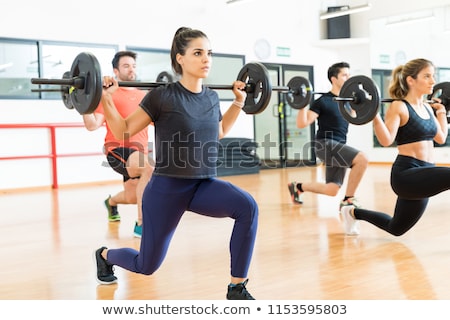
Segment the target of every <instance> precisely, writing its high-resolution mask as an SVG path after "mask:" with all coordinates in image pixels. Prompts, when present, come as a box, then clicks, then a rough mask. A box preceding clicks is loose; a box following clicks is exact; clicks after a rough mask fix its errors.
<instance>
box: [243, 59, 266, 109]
mask: <svg viewBox="0 0 450 320" xmlns="http://www.w3.org/2000/svg"><path fill="white" fill-rule="evenodd" d="M237 80H240V81H242V82H245V83H246V84H247V89H246V92H247V98H246V99H245V105H244V107H243V108H242V109H243V110H244V111H245V113H247V114H258V113H261V112H263V111H264V110H265V109H266V107H267V105H268V104H269V102H270V97H271V96H272V84H271V82H270V78H269V72H268V71H267V68H266V67H265V66H264V65H263V64H262V63H259V62H249V63H247V64H246V65H244V66H243V67H242V69H241V70H240V71H239V74H238V77H237Z"/></svg>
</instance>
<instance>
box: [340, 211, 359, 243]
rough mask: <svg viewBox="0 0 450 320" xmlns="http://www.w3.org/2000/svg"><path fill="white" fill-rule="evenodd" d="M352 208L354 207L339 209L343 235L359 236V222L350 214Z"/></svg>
mask: <svg viewBox="0 0 450 320" xmlns="http://www.w3.org/2000/svg"><path fill="white" fill-rule="evenodd" d="M353 208H355V206H343V207H342V208H341V219H342V222H343V224H344V230H345V234H346V235H348V236H357V235H358V234H359V221H358V220H356V219H355V218H353V216H352V215H351V214H350V211H351V210H352V209H353Z"/></svg>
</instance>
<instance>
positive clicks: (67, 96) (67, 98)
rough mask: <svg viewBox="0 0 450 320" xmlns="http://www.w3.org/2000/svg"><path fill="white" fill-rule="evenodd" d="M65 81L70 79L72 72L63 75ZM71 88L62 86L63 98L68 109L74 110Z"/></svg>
mask: <svg viewBox="0 0 450 320" xmlns="http://www.w3.org/2000/svg"><path fill="white" fill-rule="evenodd" d="M63 79H70V71H66V72H64V74H63ZM69 90H70V87H69V86H61V98H62V101H63V103H64V105H65V106H66V108H67V109H73V108H74V107H73V104H72V99H71V98H70V93H69Z"/></svg>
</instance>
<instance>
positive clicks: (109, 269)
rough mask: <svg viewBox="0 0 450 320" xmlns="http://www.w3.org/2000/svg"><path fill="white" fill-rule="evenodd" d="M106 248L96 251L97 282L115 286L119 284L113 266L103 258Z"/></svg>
mask: <svg viewBox="0 0 450 320" xmlns="http://www.w3.org/2000/svg"><path fill="white" fill-rule="evenodd" d="M105 249H106V247H101V248H100V249H97V250H95V251H94V260H95V262H96V266H97V282H98V283H100V284H113V283H116V282H117V277H116V276H115V275H114V270H113V265H112V264H109V263H108V261H106V260H105V259H104V258H103V257H102V254H101V253H102V252H103V250H105Z"/></svg>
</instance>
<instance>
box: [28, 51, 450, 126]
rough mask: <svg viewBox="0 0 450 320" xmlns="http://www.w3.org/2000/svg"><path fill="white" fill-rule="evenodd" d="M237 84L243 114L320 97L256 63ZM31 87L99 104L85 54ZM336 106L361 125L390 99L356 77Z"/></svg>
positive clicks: (163, 76) (446, 89) (437, 93)
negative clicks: (280, 99)
mask: <svg viewBox="0 0 450 320" xmlns="http://www.w3.org/2000/svg"><path fill="white" fill-rule="evenodd" d="M173 80H174V79H173V76H172V75H171V74H170V73H168V72H165V71H163V72H161V73H160V74H159V75H158V77H157V82H137V81H121V82H119V86H122V87H136V88H156V87H159V86H164V85H167V83H169V82H172V81H173ZM237 80H240V81H242V82H245V84H246V86H245V91H246V92H247V98H246V100H245V105H244V107H243V110H244V111H245V112H246V113H247V114H259V113H261V112H263V111H264V110H265V109H266V107H267V105H268V104H269V102H270V99H271V94H272V91H279V92H282V93H286V100H287V102H288V105H289V106H291V107H292V108H294V109H303V108H305V107H306V106H307V105H309V104H310V103H311V101H312V98H313V95H315V94H323V93H322V92H314V91H313V88H312V85H311V83H310V81H309V80H308V79H306V78H304V77H300V76H295V77H293V78H291V79H290V80H289V82H288V83H287V86H272V84H271V82H270V78H269V73H268V70H267V68H266V67H265V66H264V65H263V64H261V63H259V62H250V63H247V64H245V65H244V66H243V67H242V69H241V70H240V71H239V74H238V76H237ZM31 83H32V84H39V85H41V84H44V85H45V84H48V85H60V86H61V88H60V89H59V90H56V91H61V96H62V100H63V102H64V105H65V106H66V107H67V108H69V109H73V108H75V109H76V110H77V111H78V112H79V113H80V114H87V113H92V112H94V111H95V109H96V108H97V106H98V104H99V103H100V99H101V96H102V90H103V87H102V76H101V72H100V64H99V63H98V60H97V58H96V57H95V56H94V55H93V54H92V53H89V52H82V53H80V54H78V55H77V57H76V58H75V60H74V61H73V63H72V67H71V69H70V71H67V72H65V73H64V75H63V78H62V79H42V78H32V79H31ZM207 86H208V87H209V88H211V89H215V90H231V89H233V87H232V86H231V85H207ZM53 90H54V89H49V88H46V89H36V90H33V91H53ZM433 97H439V98H440V99H441V101H442V104H443V105H444V106H445V108H446V110H447V111H449V110H450V98H449V97H450V82H443V83H440V84H437V85H436V86H435V87H434V89H433V93H432V94H431V95H429V96H428V97H427V98H428V102H432V101H431V100H430V99H431V98H433ZM334 100H335V101H337V102H338V104H339V111H340V113H341V114H342V116H343V117H344V118H345V119H346V120H347V121H348V122H350V123H352V124H356V125H362V124H365V123H368V122H370V121H372V120H373V119H374V117H375V115H376V114H377V113H378V108H379V105H380V103H389V102H392V101H393V99H380V95H379V89H378V87H377V85H376V83H375V82H374V81H373V80H372V79H370V78H369V77H366V76H363V75H358V76H353V77H351V78H349V79H347V80H346V81H345V82H344V85H343V86H342V88H341V90H340V92H339V96H338V97H335V98H334Z"/></svg>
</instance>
